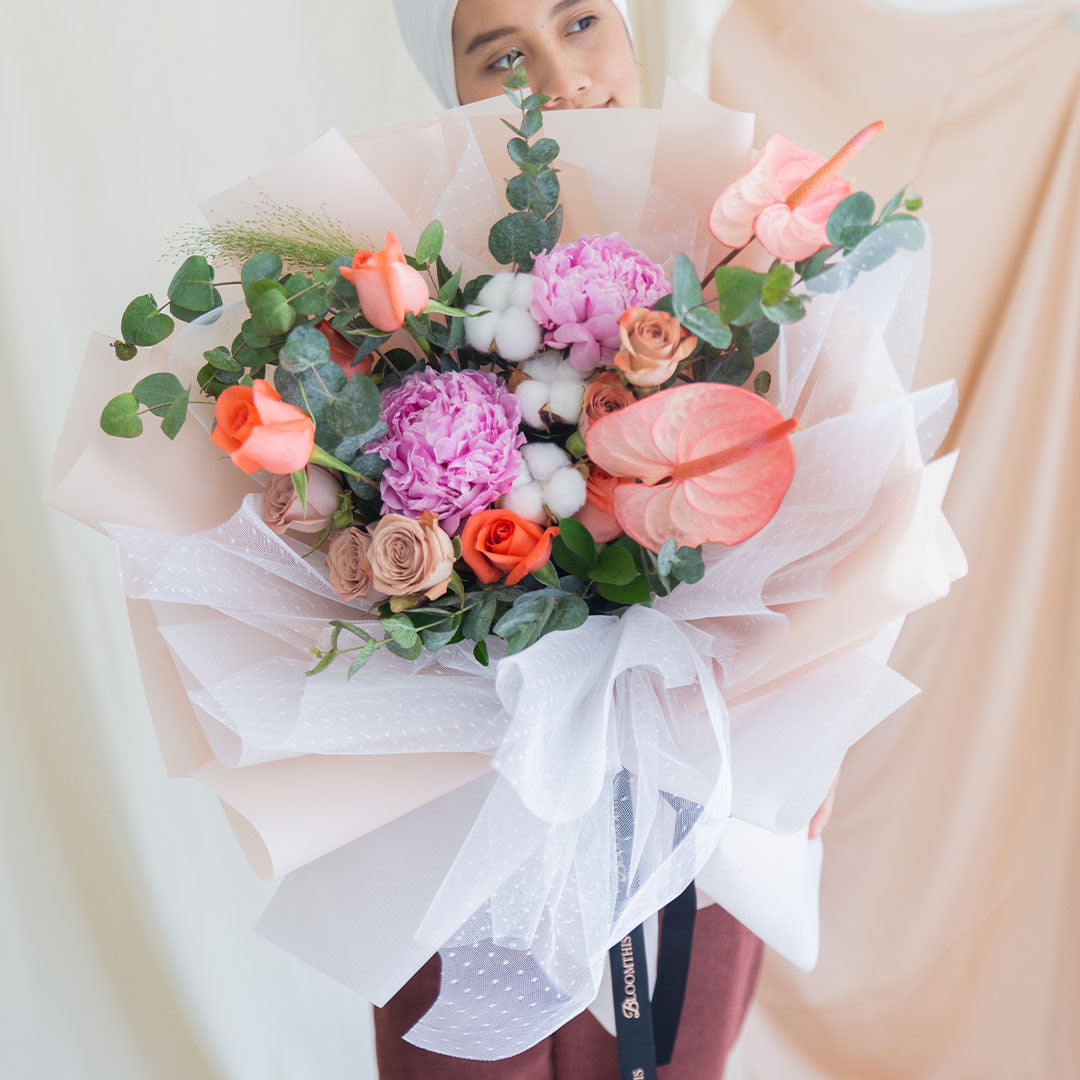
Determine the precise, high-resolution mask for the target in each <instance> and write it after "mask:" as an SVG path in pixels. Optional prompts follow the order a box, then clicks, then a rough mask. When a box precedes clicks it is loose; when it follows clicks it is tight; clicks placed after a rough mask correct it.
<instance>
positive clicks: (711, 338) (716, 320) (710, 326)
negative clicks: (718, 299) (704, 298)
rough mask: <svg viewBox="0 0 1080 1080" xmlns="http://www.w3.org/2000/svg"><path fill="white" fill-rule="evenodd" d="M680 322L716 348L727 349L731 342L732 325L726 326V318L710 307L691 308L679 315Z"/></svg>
mask: <svg viewBox="0 0 1080 1080" xmlns="http://www.w3.org/2000/svg"><path fill="white" fill-rule="evenodd" d="M679 322H681V323H682V324H683V326H685V327H686V329H687V330H689V331H690V333H691V334H696V335H697V336H698V337H699V338H701V340H702V341H706V342H708V343H709V344H710V345H712V346H713V347H714V348H716V349H726V348H727V347H728V346H729V345H730V344H731V340H732V333H731V327H729V326H726V325H725V324H724V320H723V319H721V318H720V316H719V315H717V314H716V312H715V311H713V309H712V308H710V307H704V306H702V307H697V308H690V310H689V311H686V312H684V313H683V314H682V315H681V316H679Z"/></svg>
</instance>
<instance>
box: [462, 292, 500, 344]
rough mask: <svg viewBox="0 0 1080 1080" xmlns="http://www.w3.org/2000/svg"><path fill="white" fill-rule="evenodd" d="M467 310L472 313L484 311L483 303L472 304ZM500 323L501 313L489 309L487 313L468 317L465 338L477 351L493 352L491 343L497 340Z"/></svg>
mask: <svg viewBox="0 0 1080 1080" xmlns="http://www.w3.org/2000/svg"><path fill="white" fill-rule="evenodd" d="M465 310H466V311H467V312H469V313H470V314H472V313H473V312H476V311H483V310H484V307H483V305H481V304H470V305H469V306H468V307H467V308H466V309H465ZM498 325H499V314H498V312H495V311H489V312H488V313H487V314H486V315H477V316H476V317H475V318H473V319H466V320H465V340H466V341H467V342H468V343H469V344H470V345H471V346H472V347H473V348H474V349H475V350H476V351H477V352H483V353H486V352H491V343H492V342H493V341H494V340H495V331H496V329H497V328H498Z"/></svg>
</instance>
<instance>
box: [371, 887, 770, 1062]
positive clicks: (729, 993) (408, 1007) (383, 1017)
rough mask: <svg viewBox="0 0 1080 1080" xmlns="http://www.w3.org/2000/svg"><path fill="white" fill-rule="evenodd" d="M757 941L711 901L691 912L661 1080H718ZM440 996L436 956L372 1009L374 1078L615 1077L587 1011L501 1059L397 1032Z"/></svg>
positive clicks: (612, 1055) (749, 989) (756, 962)
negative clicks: (674, 1030)
mask: <svg viewBox="0 0 1080 1080" xmlns="http://www.w3.org/2000/svg"><path fill="white" fill-rule="evenodd" d="M762 951H763V946H762V943H761V941H759V940H758V938H756V937H755V936H754V935H753V934H752V933H750V931H749V930H747V929H746V927H745V926H743V925H742V923H740V922H738V921H736V920H735V919H733V918H732V917H731V916H730V915H729V914H728V913H727V912H726V911H724V910H723V909H722V908H720V907H717V906H716V905H715V904H713V905H712V906H710V907H707V908H702V909H701V911H699V912H698V914H697V922H696V924H695V927H694V947H693V952H692V953H691V957H690V976H689V981H688V984H687V988H686V1003H685V1005H684V1006H683V1013H682V1022H681V1023H680V1025H679V1035H678V1039H677V1040H676V1043H675V1055H674V1057H673V1059H672V1062H671V1064H670V1065H668V1066H667V1067H662V1068H661V1069H660V1076H661V1077H666V1078H667V1080H675V1078H676V1077H677V1078H678V1080H722V1077H723V1075H724V1063H725V1062H726V1060H727V1056H728V1053H729V1052H730V1051H731V1047H732V1045H733V1044H734V1042H735V1039H736V1037H737V1036H738V1034H739V1029H740V1027H742V1022H743V1018H744V1017H745V1016H746V1010H747V1009H748V1008H749V1006H750V999H751V998H752V997H753V994H754V987H755V986H756V985H757V979H758V972H759V970H760V968H761V955H762ZM438 993H439V958H438V957H437V956H435V957H432V959H431V960H429V961H428V963H427V964H426V965H425V966H424V967H423V968H422V969H421V970H420V971H419V972H418V973H417V974H416V975H415V976H414V977H413V978H412V979H410V980H409V982H408V983H406V984H405V986H404V987H402V989H401V990H400V991H399V992H398V993H397V994H396V995H395V996H394V997H392V998H391V999H390V1001H388V1002H387V1003H386V1007H385V1008H384V1009H376V1010H375V1049H376V1053H377V1054H378V1059H379V1077H380V1080H619V1061H618V1053H617V1050H616V1046H615V1039H614V1038H613V1037H612V1036H611V1035H609V1034H608V1033H607V1032H606V1031H605V1030H604V1029H603V1028H602V1027H601V1026H600V1024H599V1023H597V1021H596V1019H595V1018H594V1017H593V1015H592V1014H591V1013H590V1012H588V1011H586V1012H583V1013H582V1014H581V1015H580V1016H577V1017H575V1018H574V1019H573V1020H571V1021H570V1023H568V1024H566V1025H565V1026H564V1027H562V1028H560V1029H559V1030H558V1031H556V1032H555V1034H554V1035H552V1036H551V1037H550V1038H549V1039H545V1040H544V1041H543V1042H541V1043H538V1044H537V1045H536V1046H534V1047H532V1048H531V1049H529V1050H526V1051H525V1052H524V1053H523V1054H518V1055H516V1056H515V1057H512V1058H507V1059H505V1060H504V1061H464V1060H462V1059H460V1058H452V1057H446V1056H444V1055H442V1054H433V1053H432V1052H431V1051H429V1050H421V1049H419V1048H418V1047H416V1046H413V1045H412V1044H411V1043H407V1042H405V1041H404V1039H403V1038H402V1036H403V1035H404V1034H405V1032H407V1031H408V1030H409V1028H411V1027H412V1026H413V1024H415V1023H416V1021H417V1020H419V1019H420V1017H421V1016H423V1015H424V1013H426V1012H427V1010H428V1009H429V1008H430V1007H431V1005H432V1004H433V1003H434V1001H435V998H436V997H437V996H438Z"/></svg>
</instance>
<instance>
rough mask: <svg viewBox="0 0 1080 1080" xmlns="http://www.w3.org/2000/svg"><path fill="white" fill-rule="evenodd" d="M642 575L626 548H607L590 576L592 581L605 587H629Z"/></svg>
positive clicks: (601, 553)
mask: <svg viewBox="0 0 1080 1080" xmlns="http://www.w3.org/2000/svg"><path fill="white" fill-rule="evenodd" d="M640 573H641V571H640V569H639V568H638V565H637V563H636V562H635V561H634V557H633V556H632V555H631V554H630V552H629V551H627V550H626V548H622V547H606V548H604V550H603V551H602V552H600V557H599V558H598V559H597V562H596V566H595V567H593V569H592V571H591V572H590V574H589V578H590V579H591V580H592V581H596V582H600V583H602V584H604V585H629V584H630V582H631V581H633V580H634V578H636V577H637V576H638V575H639V574H640Z"/></svg>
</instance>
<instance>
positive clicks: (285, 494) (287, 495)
mask: <svg viewBox="0 0 1080 1080" xmlns="http://www.w3.org/2000/svg"><path fill="white" fill-rule="evenodd" d="M306 472H307V508H306V509H305V508H304V507H302V506H301V505H300V499H299V497H298V496H297V494H296V485H295V484H294V483H293V478H292V476H274V477H272V478H271V480H270V483H269V484H267V485H266V491H265V492H263V521H265V522H266V524H267V525H269V526H270V528H271V529H272V530H273V531H274V532H276V533H277V534H278V535H279V536H280V535H281V534H282V533H283V532H285V531H286V529H287V530H289V531H290V532H294V533H301V534H305V533H309V534H311V535H315V534H316V533H321V532H322V531H323V529H325V528H326V526H327V525H329V524H330V522H331V521H332V520H333V518H334V514H335V513H336V512H337V509H338V506H339V505H340V503H341V484H340V483H339V482H338V480H337V478H336V477H335V476H334V474H333V473H331V472H329V471H328V470H327V469H322V468H320V467H319V466H318V465H309V466H308V467H307V470H306Z"/></svg>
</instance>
